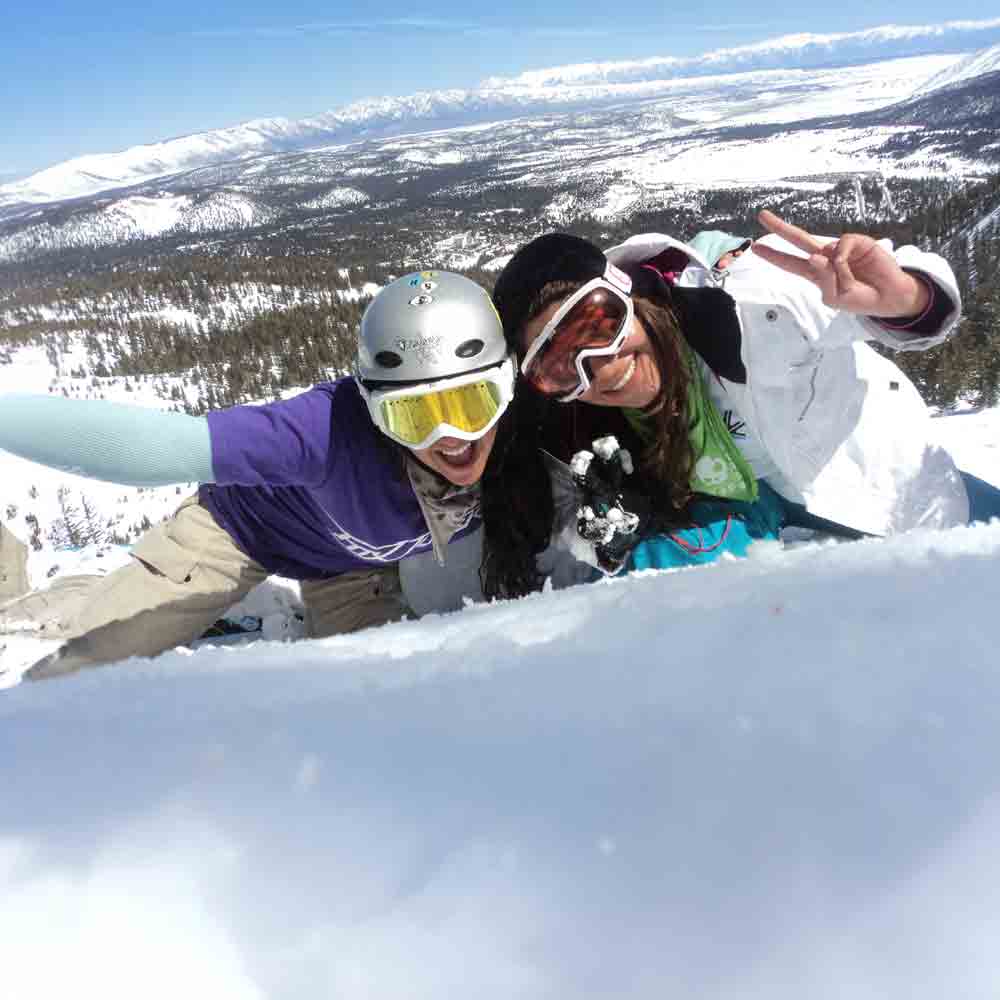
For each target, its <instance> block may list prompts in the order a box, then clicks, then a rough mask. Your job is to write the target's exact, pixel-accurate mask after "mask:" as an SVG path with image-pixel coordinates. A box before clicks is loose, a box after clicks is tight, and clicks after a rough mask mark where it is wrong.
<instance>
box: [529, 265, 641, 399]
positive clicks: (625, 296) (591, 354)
mask: <svg viewBox="0 0 1000 1000" xmlns="http://www.w3.org/2000/svg"><path fill="white" fill-rule="evenodd" d="M597 288H604V289H606V290H607V291H610V292H611V293H612V294H614V295H615V297H616V298H618V299H619V300H620V301H622V302H624V303H625V318H624V319H623V320H622V326H621V329H620V330H619V331H618V334H617V335H616V336H615V338H614V340H612V341H611V343H610V344H607V345H605V346H604V347H585V348H583V349H582V350H580V351H578V352H577V355H576V358H575V359H574V367H575V368H576V374H577V376H578V378H579V380H580V381H579V383H578V385H577V387H576V388H575V389H573V390H572V391H571V392H569V393H567V394H566V395H565V396H557V397H556V399H557V400H558V401H559V402H560V403H571V402H572V401H573V400H574V399H578V398H579V397H580V396H582V395H583V394H584V393H585V392H586V391H587V390H588V389H589V388H590V373H589V372H588V371H587V369H586V367H585V365H584V362H585V361H586V360H587V359H588V358H604V357H609V356H611V357H613V356H614V355H616V354H617V353H618V352H619V351H620V350H621V349H622V347H623V346H624V344H625V341H626V339H627V338H628V335H629V333H630V332H631V330H632V317H633V316H634V315H635V307H634V306H633V304H632V298H631V296H630V295H629V292H630V291H631V290H632V279H631V278H629V276H628V275H627V274H625V272H624V271H621V270H620V269H619V268H617V267H615V265H614V264H612V263H611V262H610V261H609V262H608V266H607V267H606V268H605V270H604V276H603V277H600V278H591V280H590V281H588V282H587V283H586V284H585V285H581V287H580V288H578V289H577V290H576V291H575V292H574V293H573V294H572V295H570V296H569V298H567V299H566V300H565V301H564V302H563V303H562V305H561V306H559V308H558V309H557V310H556V313H555V315H554V316H553V317H552V319H550V320H549V321H548V323H546V324H545V326H543V327H542V332H541V333H540V334H539V335H538V336H537V337H536V338H535V339H534V341H533V342H532V344H531V347H529V348H528V353H527V354H525V356H524V360H523V361H522V362H521V374H522V375H524V376H527V374H528V369H529V368H530V367H531V365H532V362H533V361H534V360H535V358H536V357H537V356H538V352H539V351H541V349H542V348H543V347H544V346H545V345H546V344H547V343H548V342H549V341H550V340H551V339H552V338H553V336H555V333H556V331H557V330H558V328H559V324H560V323H561V322H562V321H563V319H565V318H566V315H567V314H568V313H569V311H570V310H571V309H572V308H573V306H575V305H576V304H577V303H578V302H579V301H580V300H581V299H584V298H586V297H587V296H588V295H589V294H590V293H591V292H592V291H594V290H595V289H597Z"/></svg>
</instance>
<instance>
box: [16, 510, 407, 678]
mask: <svg viewBox="0 0 1000 1000" xmlns="http://www.w3.org/2000/svg"><path fill="white" fill-rule="evenodd" d="M131 554H132V557H133V558H132V561H131V563H129V565H127V566H123V567H121V568H120V569H117V570H114V571H113V572H111V573H109V574H108V575H107V576H103V577H95V576H73V577H64V578H61V579H59V580H57V581H56V582H55V583H54V584H53V585H52V586H51V587H50V588H48V589H47V590H41V591H35V592H33V593H30V594H27V595H25V596H24V597H21V598H19V599H17V600H14V601H10V602H7V603H6V604H0V633H3V632H14V631H21V630H26V629H30V630H32V631H34V630H38V631H39V633H40V636H41V637H44V638H47V639H48V638H57V639H65V640H72V645H73V647H74V653H77V654H79V655H80V656H82V657H85V658H86V660H88V661H89V662H92V663H93V664H94V665H97V664H99V663H111V662H113V661H115V660H122V659H126V658H127V657H129V656H155V655H157V654H158V653H162V652H163V651H164V650H166V649H171V648H172V647H174V646H179V645H184V644H186V643H189V642H191V641H192V640H194V639H196V638H197V637H198V636H200V635H201V634H202V632H204V631H205V629H206V628H208V626H209V625H211V624H212V623H213V622H214V621H216V619H218V618H220V617H221V616H222V615H224V614H225V612H226V611H227V610H228V609H229V608H230V607H232V605H234V604H236V603H237V602H238V601H240V600H242V599H243V598H244V597H245V596H246V595H247V594H248V593H249V592H250V590H251V589H252V588H253V587H255V586H256V585H257V584H258V583H261V582H262V581H263V580H265V579H266V578H267V576H268V573H267V571H266V570H265V569H264V567H263V566H261V565H260V564H259V563H258V562H256V561H255V560H253V559H251V558H250V557H249V556H248V555H247V554H246V553H245V552H243V551H242V550H241V549H240V548H239V547H238V546H237V545H236V544H235V542H234V541H233V540H232V538H231V537H230V535H229V533H228V532H227V531H225V529H223V528H221V527H220V526H219V525H218V523H217V522H216V520H215V518H214V517H212V514H211V513H210V512H209V511H208V510H207V509H206V508H205V507H202V506H201V504H200V503H199V502H198V498H197V496H193V497H189V498H188V499H187V500H185V501H184V503H182V504H181V506H180V507H179V508H178V509H177V511H176V512H175V513H174V515H173V517H171V518H169V519H168V520H166V521H164V522H162V523H161V524H158V525H156V526H155V527H153V528H151V529H150V530H149V531H147V532H146V533H145V534H144V535H143V536H142V538H140V539H139V541H138V542H137V543H136V544H135V546H134V547H133V549H132V553H131ZM302 598H303V603H304V604H305V608H306V623H307V627H308V630H309V634H310V635H312V636H314V637H319V636H327V635H336V634H339V633H342V632H353V631H356V630H357V629H361V628H367V627H368V626H371V625H382V624H384V623H386V622H389V621H398V620H399V619H401V618H404V617H406V616H407V608H406V605H405V603H404V600H403V597H402V591H401V589H400V586H399V573H398V570H397V569H396V567H395V566H390V567H386V568H385V569H379V570H372V571H361V572H357V573H345V574H342V575H340V576H336V577H332V578H330V579H319V580H304V581H303V582H302Z"/></svg>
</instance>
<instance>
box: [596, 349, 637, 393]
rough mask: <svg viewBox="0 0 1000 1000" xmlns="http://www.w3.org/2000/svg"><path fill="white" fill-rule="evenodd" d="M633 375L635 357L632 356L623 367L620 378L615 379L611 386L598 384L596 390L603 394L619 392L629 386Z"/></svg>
mask: <svg viewBox="0 0 1000 1000" xmlns="http://www.w3.org/2000/svg"><path fill="white" fill-rule="evenodd" d="M634 374H635V355H634V354H633V355H632V356H631V357H630V358H629V359H628V364H627V365H626V366H625V371H624V372H622V374H621V376H620V377H619V378H618V379H616V381H615V382H614V383H613V384H612V385H600V384H598V389H600V391H601V392H603V393H612V392H620V391H621V390H622V389H624V388H625V386H627V385H628V384H629V382H630V381H631V379H632V376H633V375H634Z"/></svg>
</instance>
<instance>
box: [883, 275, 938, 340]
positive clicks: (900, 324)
mask: <svg viewBox="0 0 1000 1000" xmlns="http://www.w3.org/2000/svg"><path fill="white" fill-rule="evenodd" d="M906 276H907V277H908V278H909V279H910V281H912V282H913V284H914V285H915V286H916V289H915V291H914V294H913V306H912V307H911V308H908V309H907V310H906V311H905V312H903V313H902V314H901V315H899V316H882V317H877V318H878V322H879V323H881V324H882V325H883V326H886V327H888V328H889V329H893V330H908V329H909V328H910V327H914V326H918V325H919V324H920V323H921V322H922V321H923V320H924V319H925V318H926V317H927V315H928V313H929V312H930V311H931V307H932V306H933V305H934V286H933V285H932V284H931V282H930V280H929V279H928V278H926V277H925V276H924V275H922V274H919V273H915V272H913V271H907V272H906Z"/></svg>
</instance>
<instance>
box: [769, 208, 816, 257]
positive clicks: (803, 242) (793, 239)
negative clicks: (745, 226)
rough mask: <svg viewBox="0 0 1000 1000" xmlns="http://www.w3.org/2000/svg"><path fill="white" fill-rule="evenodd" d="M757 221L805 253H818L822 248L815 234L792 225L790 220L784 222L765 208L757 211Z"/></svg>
mask: <svg viewBox="0 0 1000 1000" xmlns="http://www.w3.org/2000/svg"><path fill="white" fill-rule="evenodd" d="M757 221H758V222H759V223H760V224H761V225H762V226H763V227H764V228H765V229H766V230H767V231H768V232H769V233H774V235H775V236H780V237H781V238H782V239H784V240H788V242H789V243H791V244H792V246H796V247H798V248H799V249H800V250H805V251H806V253H810V254H813V253H819V251H820V250H821V249H822V248H823V244H822V243H821V242H820V241H819V240H817V239H816V237H815V236H811V235H810V234H809V233H807V232H806V231H805V230H804V229H799V227H798V226H793V225H792V224H791V223H790V222H785V221H784V219H780V218H778V216H777V215H775V214H774V212H771V211H769V210H768V209H766V208H765V209H763V210H762V211H761V212H759V213H758V215H757ZM756 252H757V247H756V246H755V247H754V253H756Z"/></svg>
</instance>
